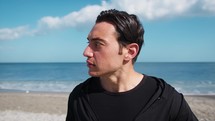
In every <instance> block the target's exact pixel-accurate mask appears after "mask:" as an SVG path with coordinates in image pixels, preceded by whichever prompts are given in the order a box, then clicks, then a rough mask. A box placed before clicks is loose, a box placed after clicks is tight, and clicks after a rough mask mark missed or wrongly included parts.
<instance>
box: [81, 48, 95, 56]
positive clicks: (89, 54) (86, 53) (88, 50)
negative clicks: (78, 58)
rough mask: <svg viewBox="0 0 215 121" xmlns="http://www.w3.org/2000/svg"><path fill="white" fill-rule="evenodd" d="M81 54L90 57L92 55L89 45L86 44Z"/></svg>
mask: <svg viewBox="0 0 215 121" xmlns="http://www.w3.org/2000/svg"><path fill="white" fill-rule="evenodd" d="M83 55H84V56H85V57H92V56H93V52H92V49H91V48H90V47H89V46H87V47H86V48H85V50H84V53H83Z"/></svg>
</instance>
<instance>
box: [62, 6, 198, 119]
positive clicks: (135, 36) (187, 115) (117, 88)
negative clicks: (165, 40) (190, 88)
mask: <svg viewBox="0 0 215 121" xmlns="http://www.w3.org/2000/svg"><path fill="white" fill-rule="evenodd" d="M143 35H144V29H143V27H142V25H141V23H140V22H139V20H138V18H137V16H135V15H130V14H128V13H126V12H124V11H117V10H113V9H111V10H107V11H102V12H101V13H100V15H99V16H98V17H97V20H96V23H95V25H94V27H93V28H92V30H91V32H90V33H89V35H88V37H87V39H88V41H89V44H88V46H87V47H86V49H85V51H84V53H83V54H84V56H85V57H87V61H86V62H87V66H88V68H89V71H88V73H89V75H90V76H91V78H89V79H87V80H86V81H85V82H83V83H81V84H79V85H78V86H77V87H75V89H74V90H73V91H72V93H71V94H70V97H69V101H68V112H67V117H66V121H197V118H196V117H195V115H194V114H193V112H192V111H191V109H190V108H189V106H188V104H187V103H186V101H185V99H184V97H183V95H182V94H179V93H178V92H177V91H176V90H175V89H174V88H173V87H171V86H170V85H168V84H167V83H166V82H165V81H164V80H162V79H159V78H156V77H151V76H147V75H143V74H141V73H138V72H136V71H135V70H134V63H135V61H136V59H137V56H138V54H139V52H140V50H141V47H142V44H143V42H144V40H143Z"/></svg>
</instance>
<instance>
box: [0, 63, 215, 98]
mask: <svg viewBox="0 0 215 121" xmlns="http://www.w3.org/2000/svg"><path fill="white" fill-rule="evenodd" d="M134 66H135V69H136V70H137V71H138V72H140V73H142V74H145V75H149V76H155V77H158V78H162V79H164V80H165V81H166V82H167V83H169V84H170V85H172V86H173V87H174V88H175V89H176V90H177V91H178V92H180V93H183V94H185V95H215V62H137V63H136V64H135V65H134ZM89 77H90V76H89V75H88V68H87V66H86V63H84V62H83V63H82V62H80V63H77V62H76V63H0V93H1V92H26V93H29V92H60V93H61V92H63V93H64V92H68V93H69V92H71V91H72V90H73V88H74V87H75V86H76V85H78V84H79V83H81V82H83V81H85V80H86V79H87V78H89Z"/></svg>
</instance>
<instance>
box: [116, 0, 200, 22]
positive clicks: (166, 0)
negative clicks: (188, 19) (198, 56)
mask: <svg viewBox="0 0 215 121" xmlns="http://www.w3.org/2000/svg"><path fill="white" fill-rule="evenodd" d="M196 2H197V0H136V1H135V2H134V1H131V0H122V1H120V0H112V4H113V6H115V7H116V8H121V9H122V10H126V11H127V12H129V13H134V14H137V15H138V16H140V17H141V18H142V19H148V20H154V19H159V18H163V17H169V16H178V15H180V14H183V13H185V12H186V11H188V10H189V9H190V8H191V7H192V6H193V5H194V4H195V3H196Z"/></svg>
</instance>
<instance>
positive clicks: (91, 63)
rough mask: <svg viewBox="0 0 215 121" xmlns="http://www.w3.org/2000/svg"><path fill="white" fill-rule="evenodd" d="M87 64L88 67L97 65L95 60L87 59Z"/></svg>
mask: <svg viewBox="0 0 215 121" xmlns="http://www.w3.org/2000/svg"><path fill="white" fill-rule="evenodd" d="M87 66H88V67H94V66H96V65H95V64H94V63H93V62H91V61H89V60H87Z"/></svg>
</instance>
